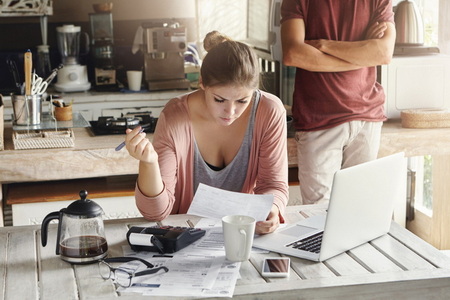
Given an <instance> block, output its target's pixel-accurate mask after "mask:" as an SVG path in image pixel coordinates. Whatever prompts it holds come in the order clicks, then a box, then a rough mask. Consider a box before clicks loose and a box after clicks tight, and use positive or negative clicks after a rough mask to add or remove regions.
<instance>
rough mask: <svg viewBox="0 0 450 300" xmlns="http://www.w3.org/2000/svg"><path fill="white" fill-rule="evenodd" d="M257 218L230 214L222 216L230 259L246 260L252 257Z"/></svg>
mask: <svg viewBox="0 0 450 300" xmlns="http://www.w3.org/2000/svg"><path fill="white" fill-rule="evenodd" d="M255 225H256V220H255V218H252V217H249V216H242V215H230V216H225V217H223V218H222V229H223V239H224V242H225V255H226V257H227V259H228V260H229V261H234V262H238V261H246V260H248V259H249V258H250V253H251V250H252V245H253V236H254V234H255Z"/></svg>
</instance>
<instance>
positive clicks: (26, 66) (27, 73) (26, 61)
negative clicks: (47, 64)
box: [24, 49, 33, 96]
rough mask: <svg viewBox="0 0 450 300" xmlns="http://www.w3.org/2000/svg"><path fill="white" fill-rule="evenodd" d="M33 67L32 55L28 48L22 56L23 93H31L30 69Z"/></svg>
mask: <svg viewBox="0 0 450 300" xmlns="http://www.w3.org/2000/svg"><path fill="white" fill-rule="evenodd" d="M32 68H33V55H32V53H31V51H30V49H28V51H27V52H25V56H24V71H25V95H28V96H29V95H31V70H32Z"/></svg>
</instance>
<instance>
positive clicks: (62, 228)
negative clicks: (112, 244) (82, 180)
mask: <svg viewBox="0 0 450 300" xmlns="http://www.w3.org/2000/svg"><path fill="white" fill-rule="evenodd" d="M87 195H88V192H87V191H86V190H82V191H80V198H81V199H79V200H76V201H74V202H72V203H71V204H70V205H69V206H68V207H67V208H63V209H61V210H60V211H55V212H52V213H49V214H48V215H47V216H46V217H45V218H44V220H43V221H42V226H41V242H42V246H44V247H45V246H46V245H47V233H48V224H49V223H50V221H52V220H58V221H59V224H58V233H57V239H56V254H57V255H60V257H61V259H63V260H65V261H67V262H70V263H74V264H88V263H93V262H96V261H99V260H100V259H102V258H104V257H105V256H106V255H107V251H108V243H107V242H106V237H105V228H104V225H103V219H102V215H103V209H102V208H101V207H100V206H99V205H98V204H97V203H95V202H94V201H92V200H89V199H86V197H87Z"/></svg>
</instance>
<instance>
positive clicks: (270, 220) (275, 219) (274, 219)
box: [255, 204, 280, 234]
mask: <svg viewBox="0 0 450 300" xmlns="http://www.w3.org/2000/svg"><path fill="white" fill-rule="evenodd" d="M278 226H280V210H279V208H278V206H276V205H275V204H274V205H272V209H271V210H270V212H269V215H268V216H267V219H266V220H265V221H259V222H256V228H255V233H256V234H266V233H271V232H274V231H275V229H277V228H278Z"/></svg>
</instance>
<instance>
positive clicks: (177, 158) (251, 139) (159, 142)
mask: <svg viewBox="0 0 450 300" xmlns="http://www.w3.org/2000/svg"><path fill="white" fill-rule="evenodd" d="M204 45H205V49H206V50H208V54H207V55H206V56H205V58H204V60H203V63H202V67H201V70H200V75H201V76H200V82H199V86H200V89H199V90H197V91H194V92H191V93H188V94H185V95H182V96H180V97H178V98H175V99H172V100H171V101H169V102H168V103H167V105H166V106H165V108H164V110H163V111H162V112H161V114H160V116H159V119H158V123H157V126H156V129H155V133H154V137H153V143H151V142H150V141H149V140H148V139H147V138H145V133H139V129H140V128H135V129H134V130H130V129H128V130H127V137H126V147H127V149H128V152H129V153H130V155H131V156H133V157H134V158H136V159H138V160H139V161H140V163H139V177H138V180H137V185H136V204H137V207H138V208H139V210H140V211H141V213H142V215H143V216H144V217H145V218H146V219H149V220H153V221H157V220H162V219H164V218H165V217H167V216H168V215H169V214H176V213H180V214H182V213H186V212H187V210H188V209H189V206H190V204H191V202H192V199H193V196H194V193H195V190H196V189H197V186H198V184H199V183H204V184H207V185H210V186H214V187H218V188H222V189H225V190H230V191H237V192H243V193H255V194H272V195H274V203H273V206H272V209H271V211H270V213H269V215H268V217H267V220H266V221H261V222H257V224H256V233H258V234H265V233H269V232H272V231H274V230H275V229H276V228H277V227H278V226H279V224H280V222H283V221H284V220H283V217H282V214H283V212H284V208H285V206H286V204H287V201H288V184H287V167H288V163H287V148H286V143H287V139H286V116H285V114H286V112H285V109H284V107H283V105H282V103H281V101H280V99H278V98H277V97H275V96H274V95H271V94H268V93H265V92H262V91H259V90H258V89H257V87H258V83H259V63H258V59H257V57H256V55H255V54H254V53H253V51H252V50H251V49H250V48H249V47H248V46H247V45H245V44H243V43H239V42H235V41H232V40H231V39H229V38H227V37H225V36H223V35H221V34H219V33H218V32H216V31H214V32H211V33H209V34H208V35H207V36H206V37H205V40H204Z"/></svg>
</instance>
